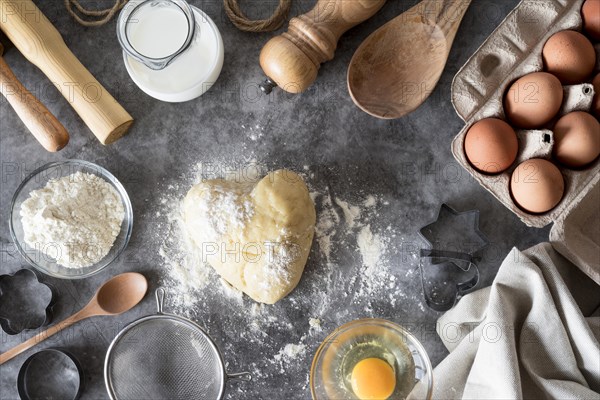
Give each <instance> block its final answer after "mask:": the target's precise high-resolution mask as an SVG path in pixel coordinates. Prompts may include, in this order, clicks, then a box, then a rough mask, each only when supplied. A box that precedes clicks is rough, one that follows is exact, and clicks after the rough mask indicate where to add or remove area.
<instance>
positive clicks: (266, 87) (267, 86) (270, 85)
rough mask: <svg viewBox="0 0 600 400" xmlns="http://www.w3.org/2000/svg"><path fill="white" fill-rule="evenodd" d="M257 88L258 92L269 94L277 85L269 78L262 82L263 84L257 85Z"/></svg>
mask: <svg viewBox="0 0 600 400" xmlns="http://www.w3.org/2000/svg"><path fill="white" fill-rule="evenodd" d="M258 87H259V88H260V90H262V92H263V93H264V94H271V92H272V91H273V89H274V88H276V87H277V84H276V83H275V82H273V81H272V80H271V78H267V79H265V80H264V82H262V83H261V84H259V85H258Z"/></svg>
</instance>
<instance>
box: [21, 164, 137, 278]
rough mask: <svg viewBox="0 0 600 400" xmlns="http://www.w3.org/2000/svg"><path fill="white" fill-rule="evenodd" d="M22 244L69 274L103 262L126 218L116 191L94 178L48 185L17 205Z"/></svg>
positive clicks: (75, 176)
mask: <svg viewBox="0 0 600 400" xmlns="http://www.w3.org/2000/svg"><path fill="white" fill-rule="evenodd" d="M20 214H21V222H22V224H23V231H24V236H25V243H27V245H29V246H30V247H32V248H34V249H36V250H40V251H42V252H43V253H44V254H45V255H46V256H48V257H50V258H52V259H54V260H56V262H57V263H58V264H60V265H62V266H64V267H67V268H84V267H88V266H90V265H94V264H96V263H97V262H99V261H101V260H102V259H103V258H104V257H105V256H106V255H107V254H108V253H109V251H110V249H111V248H112V246H113V243H114V242H115V239H116V238H117V236H118V235H119V232H120V231H121V224H122V222H123V219H124V217H125V210H124V208H123V203H122V201H121V198H120V197H119V193H118V192H117V191H116V189H115V188H114V187H113V186H112V185H111V184H110V183H108V182H106V181H105V180H104V179H102V178H101V177H99V176H96V175H94V174H88V173H82V172H76V173H74V174H72V175H69V176H64V177H62V178H59V179H53V180H50V181H49V182H48V183H47V184H46V186H44V188H42V189H38V190H34V191H32V192H31V193H29V198H28V199H26V200H25V201H24V202H23V203H22V205H21V210H20Z"/></svg>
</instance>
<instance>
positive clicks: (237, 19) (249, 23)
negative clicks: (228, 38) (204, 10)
mask: <svg viewBox="0 0 600 400" xmlns="http://www.w3.org/2000/svg"><path fill="white" fill-rule="evenodd" d="M127 1H128V0H116V2H115V4H114V6H112V7H111V8H107V9H104V10H89V9H87V8H85V7H83V6H82V5H81V4H80V3H79V0H65V6H66V7H67V11H68V12H69V14H71V15H72V16H73V18H75V21H77V22H78V23H80V24H81V25H83V26H102V25H104V24H106V23H107V22H108V21H110V20H111V19H112V18H113V17H114V16H115V14H116V13H117V12H118V11H119V10H121V9H122V8H123V7H124V6H125V4H126V3H127ZM291 5H292V0H279V5H278V6H277V8H276V9H275V12H274V13H273V15H271V16H270V17H269V18H267V19H257V20H251V19H248V17H247V16H246V15H245V14H244V13H243V12H242V10H241V9H240V5H239V4H238V0H223V6H224V7H225V13H226V14H227V17H229V19H230V20H231V23H233V25H235V26H236V27H237V28H238V29H240V30H242V31H246V32H270V31H274V30H275V29H278V28H279V27H281V25H283V23H284V22H285V20H286V19H287V16H288V13H289V11H290V7H291Z"/></svg>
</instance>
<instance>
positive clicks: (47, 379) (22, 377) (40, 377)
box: [17, 349, 84, 400]
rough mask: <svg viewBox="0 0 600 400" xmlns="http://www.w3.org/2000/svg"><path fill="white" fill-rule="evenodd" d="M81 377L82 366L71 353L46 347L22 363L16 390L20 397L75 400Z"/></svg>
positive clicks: (81, 381)
mask: <svg viewBox="0 0 600 400" xmlns="http://www.w3.org/2000/svg"><path fill="white" fill-rule="evenodd" d="M83 381H84V379H83V368H82V367H81V364H80V363H79V361H77V359H76V358H75V357H74V356H73V355H72V354H71V353H69V352H68V351H65V350H63V349H45V350H42V351H39V352H37V353H35V354H34V355H32V356H31V357H29V358H28V359H27V360H26V361H25V362H24V363H23V366H22V367H21V369H20V371H19V376H18V378H17V390H18V391H19V396H20V397H21V399H22V400H38V399H46V400H54V399H55V400H75V399H77V398H78V397H79V394H80V393H81V386H82V383H83Z"/></svg>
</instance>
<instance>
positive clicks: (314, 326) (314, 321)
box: [308, 318, 323, 332]
mask: <svg viewBox="0 0 600 400" xmlns="http://www.w3.org/2000/svg"><path fill="white" fill-rule="evenodd" d="M308 325H309V326H310V329H309V330H310V331H314V332H321V331H322V330H323V327H322V326H321V320H320V319H319V318H309V319H308Z"/></svg>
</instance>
